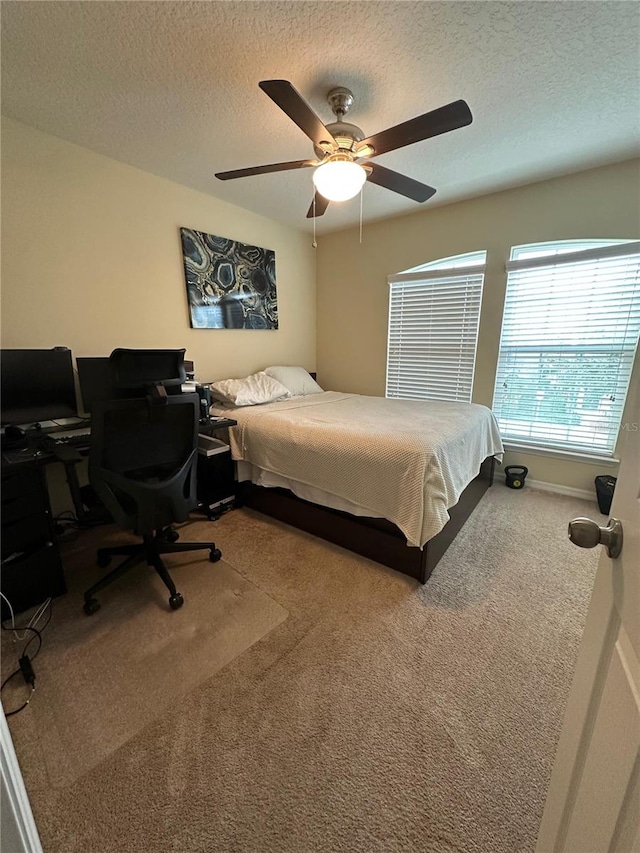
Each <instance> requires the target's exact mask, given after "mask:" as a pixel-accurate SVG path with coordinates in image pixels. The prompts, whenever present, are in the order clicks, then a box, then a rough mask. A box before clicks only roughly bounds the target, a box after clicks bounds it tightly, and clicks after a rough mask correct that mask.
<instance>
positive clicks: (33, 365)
mask: <svg viewBox="0 0 640 853" xmlns="http://www.w3.org/2000/svg"><path fill="white" fill-rule="evenodd" d="M0 382H1V385H0V416H1V420H2V424H3V425H4V424H35V423H41V422H42V421H52V420H56V419H57V418H73V417H76V415H77V406H76V391H75V385H74V381H73V365H72V362H71V350H69V349H63V348H62V347H60V348H56V349H3V350H2V351H0Z"/></svg>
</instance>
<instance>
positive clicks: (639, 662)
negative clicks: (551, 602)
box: [536, 405, 640, 853]
mask: <svg viewBox="0 0 640 853" xmlns="http://www.w3.org/2000/svg"><path fill="white" fill-rule="evenodd" d="M639 409H640V405H636V407H635V410H634V412H635V413H634V415H633V421H632V422H628V423H626V424H624V425H623V428H626V429H627V430H628V434H627V441H626V442H625V444H626V447H625V451H624V454H623V457H622V459H621V465H620V476H619V477H618V482H617V484H616V489H615V494H614V499H613V504H612V506H611V516H612V518H616V519H619V520H620V521H621V523H622V531H623V545H622V550H621V553H620V555H619V556H618V557H613V558H612V557H610V556H609V555H608V553H607V549H606V547H604V546H603V545H598V547H599V548H600V549H601V552H602V553H601V555H600V562H599V565H598V571H597V574H596V581H595V586H594V590H593V596H592V599H591V604H590V607H589V613H588V615H587V622H586V626H585V631H584V636H583V638H582V645H581V647H580V652H579V655H578V661H577V664H576V671H575V675H574V681H573V685H572V688H571V692H570V695H569V700H568V704H567V710H566V715H565V720H564V726H563V729H562V734H561V736H560V741H559V744H558V751H557V754H556V761H555V766H554V769H553V773H552V776H551V784H550V786H549V791H548V794H547V802H546V805H545V810H544V814H543V817H542V823H541V826H540V833H539V836H538V845H537V848H536V853H622V851H630V853H631V851H634V853H635V852H636V851H640V411H639ZM596 517H597V514H596ZM598 523H599V524H601V522H600V521H599V522H598ZM583 532H584V531H583ZM586 532H587V533H588V531H586ZM596 532H597V531H596ZM586 547H590V546H589V545H587V546H586Z"/></svg>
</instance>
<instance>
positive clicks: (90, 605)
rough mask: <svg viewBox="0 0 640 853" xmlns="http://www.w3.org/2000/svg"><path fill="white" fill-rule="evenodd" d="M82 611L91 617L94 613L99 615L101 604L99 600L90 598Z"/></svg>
mask: <svg viewBox="0 0 640 853" xmlns="http://www.w3.org/2000/svg"><path fill="white" fill-rule="evenodd" d="M82 609H83V610H84V612H85V613H86V614H87V616H91V615H92V614H94V613H97V612H98V610H100V602H99V601H98V599H97V598H89V599H88V600H87V601H85V603H84V604H83V606H82Z"/></svg>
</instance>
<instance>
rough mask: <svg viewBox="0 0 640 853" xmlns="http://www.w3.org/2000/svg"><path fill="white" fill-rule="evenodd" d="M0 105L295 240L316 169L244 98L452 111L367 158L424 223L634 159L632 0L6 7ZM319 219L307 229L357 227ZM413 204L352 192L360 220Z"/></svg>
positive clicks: (339, 219)
mask: <svg viewBox="0 0 640 853" xmlns="http://www.w3.org/2000/svg"><path fill="white" fill-rule="evenodd" d="M1 14H2V110H3V112H4V113H5V114H7V115H9V116H12V117H14V118H16V119H18V120H20V121H23V122H25V123H26V124H30V125H32V126H34V127H37V128H40V129H41V130H44V131H47V132H49V133H52V134H54V135H56V136H59V137H62V138H63V139H67V140H70V141H71V142H75V143H77V144H79V145H83V146H85V147H87V148H90V149H93V150H94V151H98V152H100V153H102V154H106V155H108V156H110V157H113V158H115V159H117V160H121V161H122V162H124V163H129V164H131V165H133V166H137V167H139V168H141V169H144V170H146V171H148V172H152V173H154V174H156V175H162V176H164V177H166V178H170V179H172V180H174V181H178V182H179V183H182V184H185V185H187V186H190V187H193V188H195V189H198V190H201V191H202V192H205V193H210V194H212V195H215V196H218V197H219V198H223V199H226V200H227V201H230V202H233V203H235V204H238V205H240V206H242V207H245V208H248V209H250V210H253V211H256V212H257V213H261V214H264V215H266V216H269V217H272V218H273V219H276V220H278V221H281V222H284V223H287V224H289V225H292V226H294V227H297V228H300V229H310V228H311V224H310V222H309V221H308V220H306V219H305V214H306V211H307V208H308V206H309V202H310V200H311V196H312V182H311V173H312V170H311V169H307V170H300V171H296V172H281V173H277V174H269V175H262V176H257V177H250V178H243V179H239V180H236V181H229V182H226V183H223V182H221V181H218V180H217V179H216V178H215V177H214V172H217V171H222V170H228V169H233V168H241V167H245V166H253V165H259V164H263V163H272V162H281V161H286V160H296V159H304V158H307V157H311V156H313V150H312V145H311V143H310V142H309V140H307V138H306V137H305V136H304V134H303V133H302V132H301V131H300V130H299V129H298V128H297V127H296V125H294V124H293V123H292V122H291V121H290V119H288V118H287V116H286V115H285V114H284V113H283V112H281V111H280V110H279V109H278V107H276V105H275V104H274V103H273V102H272V101H271V100H270V99H269V98H268V97H267V96H266V95H265V94H264V93H263V92H262V91H261V90H260V89H259V88H258V81H260V80H264V79H271V78H284V79H287V80H290V81H291V82H292V83H293V84H294V86H295V87H296V88H297V89H298V90H299V91H300V92H301V94H302V95H303V96H304V97H305V98H306V99H307V100H308V101H309V103H310V104H311V105H312V107H313V108H314V109H315V111H316V112H317V113H318V115H319V116H320V117H321V119H322V120H323V121H325V122H329V121H331V120H332V119H333V117H332V114H331V111H330V109H329V106H328V104H327V103H326V100H325V98H326V93H327V91H328V90H329V89H330V88H332V87H334V86H337V85H341V86H348V87H349V88H351V89H352V90H353V92H354V94H355V98H356V101H355V105H354V107H353V109H352V110H351V111H350V113H349V115H348V120H350V121H352V122H354V123H355V124H357V125H359V126H360V127H361V128H362V129H363V130H364V132H365V133H366V134H372V133H374V132H376V131H379V130H382V129H384V128H386V127H389V126H391V125H394V124H397V123H399V122H402V121H405V120H407V119H409V118H413V117H414V116H416V115H419V114H421V113H424V112H427V111H428V110H431V109H434V108H436V107H439V106H441V105H443V104H446V103H449V102H450V101H454V100H457V99H458V98H464V99H465V100H466V101H467V102H468V104H469V106H470V107H471V110H472V112H473V115H474V122H473V124H472V125H470V126H469V127H465V128H461V129H459V130H457V131H453V132H452V133H449V134H446V135H443V136H439V137H436V138H434V139H431V140H427V141H424V142H420V143H417V144H415V145H412V146H409V147H406V148H403V149H401V150H399V151H395V152H390V153H388V154H384V155H382V156H381V157H380V160H379V161H378V162H380V164H381V165H384V166H386V167H388V168H391V169H395V170H397V171H399V172H403V173H405V174H408V175H410V176H411V177H413V178H416V179H418V180H420V181H423V182H425V183H427V184H430V185H432V186H434V187H436V188H437V190H438V192H437V195H436V196H435V197H434V198H433V200H431V201H429V202H426V204H425V205H423V207H424V208H426V207H430V206H433V205H434V204H442V203H444V202H450V201H453V200H456V199H461V198H465V197H470V196H474V195H480V194H483V193H486V192H491V191H493V190H496V189H502V188H505V187H509V186H515V185H518V184H524V183H529V182H532V181H535V180H539V179H543V178H546V177H550V176H553V175H558V174H563V173H566V172H572V171H579V170H581V169H585V168H589V167H592V166H597V165H600V164H602V163H608V162H614V161H617V160H623V159H626V158H628V157H632V156H634V155H635V154H637V153H638V141H639V139H640V55H639V45H640V6H639V5H638V4H637V3H635V2H615V0H607V2H586V3H583V2H566V1H565V0H563V2H509V3H504V2H428V0H425V2H395V0H394V2H375V0H369V2H340V0H336V1H335V2H312V3H307V2H297V0H290V2H276V1H275V0H274V1H273V2H258V3H254V2H244V0H242V2H234V0H229V1H228V2H188V0H185V2H57V0H49V2H3V3H2V7H1ZM359 209H360V204H359V201H358V199H357V198H356V199H355V200H353V201H351V202H346V203H343V204H341V205H338V204H334V205H331V206H330V207H329V210H328V211H327V213H326V214H325V216H324V217H322V219H319V220H318V232H319V233H322V232H323V231H324V232H326V231H330V230H336V229H339V228H343V227H345V226H347V225H350V224H353V223H355V222H357V221H358V216H359ZM417 209H419V206H418V205H417V204H416V203H415V202H412V201H409V200H407V199H405V198H403V197H401V196H399V195H396V194H395V193H391V192H390V191H388V190H385V189H383V188H381V187H377V186H374V185H371V184H367V185H366V186H365V191H364V218H365V221H367V220H372V219H379V218H381V217H386V216H391V215H397V214H399V213H406V212H411V211H413V210H417Z"/></svg>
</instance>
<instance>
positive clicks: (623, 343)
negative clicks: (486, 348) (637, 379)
mask: <svg viewBox="0 0 640 853" xmlns="http://www.w3.org/2000/svg"><path fill="white" fill-rule="evenodd" d="M556 245H563V244H556ZM548 246H549V249H548V252H547V256H546V257H545V256H544V255H542V251H533V252H532V251H526V250H527V249H529V248H531V247H519V251H518V250H513V251H512V258H514V257H515V258H517V260H512V261H510V262H509V263H508V264H507V272H508V278H507V295H506V300H505V308H504V317H503V323H502V337H501V341H500V355H499V360H498V370H497V374H496V384H495V392H494V402H493V408H494V412H495V414H496V417H497V419H498V423H499V425H500V429H501V432H502V435H503V438H505V439H506V440H507V441H508V440H509V439H511V440H512V441H513V442H515V443H519V444H523V445H525V446H539V447H540V446H541V447H549V448H556V449H564V450H568V451H570V452H587V453H590V454H592V455H600V456H612V455H613V452H614V449H615V445H616V440H617V436H618V430H619V429H620V422H621V419H622V413H623V409H624V404H625V399H626V394H627V390H628V387H629V380H630V377H631V370H632V367H633V362H634V357H635V352H636V348H637V345H638V334H639V333H640V242H637V243H631V242H627V243H622V242H619V243H618V244H611V242H609V244H607V245H602V246H600V247H598V248H589V249H587V250H582V251H567V247H566V245H565V246H564V248H563V249H561V250H560V251H559V252H558V251H557V249H554V244H548ZM536 248H537V249H539V250H541V249H542V247H536ZM550 255H552V256H550Z"/></svg>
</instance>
